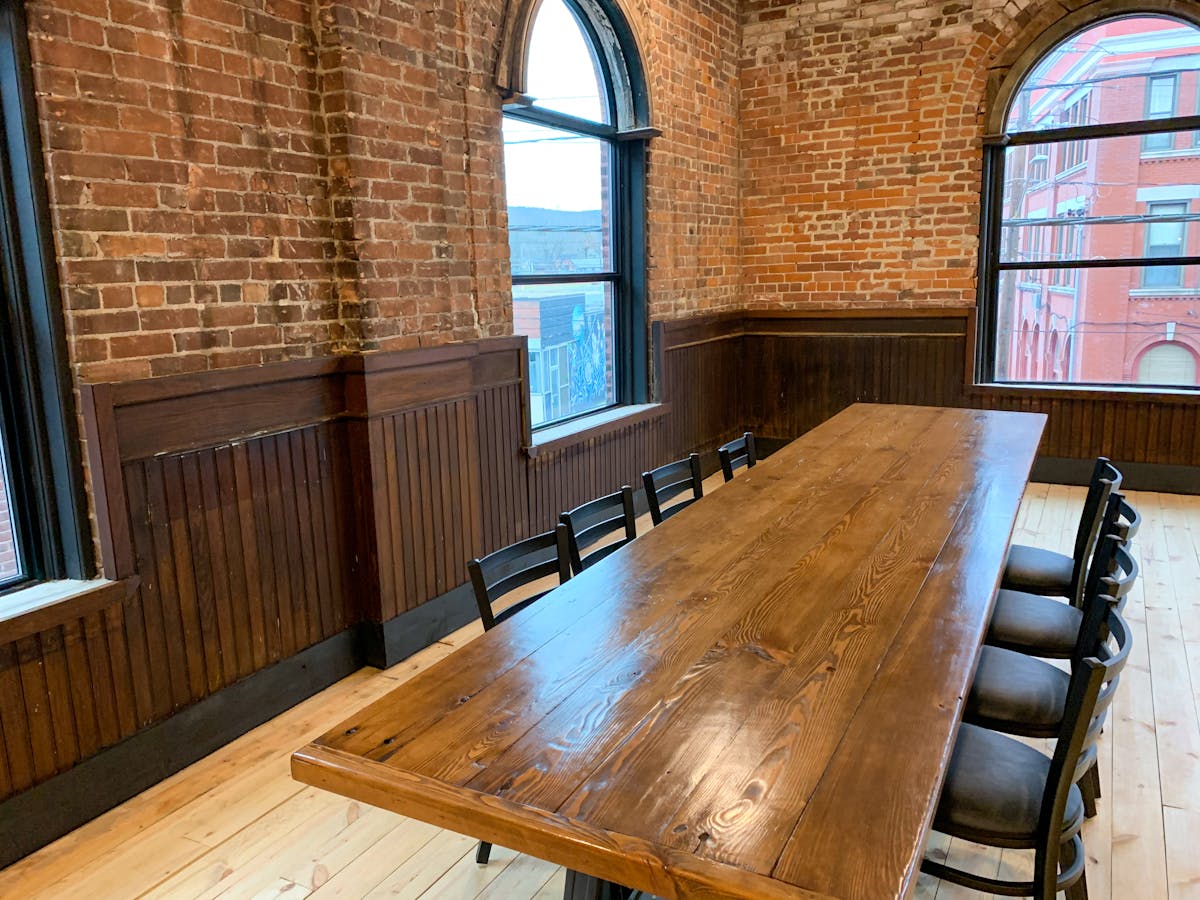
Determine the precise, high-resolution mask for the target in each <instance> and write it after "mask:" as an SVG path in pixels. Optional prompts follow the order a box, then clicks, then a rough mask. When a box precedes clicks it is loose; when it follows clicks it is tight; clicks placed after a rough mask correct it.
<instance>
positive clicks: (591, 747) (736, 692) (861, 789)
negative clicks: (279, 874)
mask: <svg viewBox="0 0 1200 900" xmlns="http://www.w3.org/2000/svg"><path fill="white" fill-rule="evenodd" d="M1044 422H1045V417H1044V416H1041V415H1030V414H1022V413H1008V412H983V411H973V410H957V409H941V408H934V407H909V406H873V405H864V404H859V405H855V406H852V407H850V408H849V409H847V410H845V411H844V412H842V413H841V414H839V415H838V416H835V417H834V418H833V419H831V420H829V421H828V422H826V423H824V424H823V425H821V426H819V427H818V428H816V429H814V430H813V431H811V432H809V433H808V434H806V435H805V436H804V437H802V438H800V439H798V440H796V441H793V442H792V443H791V444H789V445H788V446H787V447H785V448H783V449H782V450H780V451H778V452H777V453H775V454H774V455H772V456H771V457H770V458H768V459H766V460H764V461H763V462H762V463H760V464H759V465H758V466H756V467H755V468H754V469H750V470H748V471H746V472H745V473H743V474H741V475H739V476H738V477H737V478H736V479H735V480H734V481H733V482H732V483H730V484H729V485H726V486H725V487H723V488H722V489H721V490H719V491H717V492H716V493H715V494H713V495H712V496H710V497H705V498H704V499H703V500H702V501H700V502H698V503H696V504H694V505H693V506H692V507H690V508H688V509H687V510H685V511H683V512H681V513H680V514H679V515H677V516H675V517H673V518H672V519H670V520H668V521H667V522H666V523H664V524H663V525H662V526H660V527H658V528H655V529H654V530H652V531H650V532H649V533H647V534H645V535H643V536H642V537H639V538H638V539H637V540H635V541H634V542H633V543H631V544H630V545H628V546H627V547H625V548H623V549H622V550H620V551H618V552H617V553H614V554H612V555H611V556H610V557H608V558H607V559H605V560H604V561H602V562H601V563H599V564H597V565H596V566H594V567H592V568H590V569H588V570H586V571H585V572H584V573H583V574H582V575H580V576H578V577H576V578H574V579H572V580H571V581H570V582H568V583H567V584H565V585H563V586H562V587H561V588H559V589H557V590H555V591H554V592H553V593H551V594H549V595H547V596H546V597H545V598H544V599H543V600H541V601H539V602H538V603H537V604H535V605H534V606H533V607H531V608H529V609H528V610H526V611H524V612H522V613H521V614H520V615H518V616H517V617H515V618H514V619H513V620H511V621H509V622H505V623H503V624H502V625H500V626H499V627H497V628H496V629H494V630H492V631H490V632H488V633H487V634H486V635H484V636H483V637H481V638H479V639H477V640H476V641H474V642H472V643H471V644H469V645H467V646H466V647H464V648H462V649H461V650H459V651H457V652H456V653H454V654H452V655H451V656H450V657H448V658H446V659H445V660H443V661H441V662H440V663H438V664H437V665H435V666H434V667H432V668H431V669H429V670H428V671H426V672H425V673H423V674H422V675H421V676H419V677H417V678H415V679H413V680H412V681H411V682H409V683H408V684H406V685H404V686H403V687H402V688H400V689H398V690H396V691H394V692H393V693H391V694H389V695H388V696H386V697H384V698H383V699H381V700H379V701H377V702H375V703H373V704H371V705H370V706H368V707H366V708H365V709H363V710H361V711H360V712H358V713H357V714H356V715H354V716H353V717H351V718H350V719H348V720H347V721H346V722H345V723H343V724H342V725H341V726H339V727H338V728H336V729H334V730H333V731H330V732H329V733H328V734H326V735H325V736H323V737H322V738H320V739H319V740H317V741H315V742H313V743H311V744H309V745H308V746H306V747H304V748H303V749H301V750H300V751H298V752H297V753H296V754H295V756H294V757H293V762H292V770H293V774H294V776H295V777H296V778H298V779H299V780H301V781H304V782H307V783H309V784H313V785H317V786H319V787H324V788H327V789H329V790H332V791H336V792H338V793H341V794H345V795H347V796H350V797H355V798H357V799H360V800H363V801H365V802H368V803H372V804H375V805H377V806H381V807H385V808H388V809H391V810H394V811H396V812H400V813H403V814H405V815H409V816H413V817H414V818H418V819H422V820H424V821H427V822H431V823H433V824H436V825H440V826H443V827H448V828H451V829H454V830H457V831H460V832H462V833H464V834H468V835H471V836H473V837H478V838H482V839H486V840H489V841H492V842H494V843H497V844H500V845H502V846H506V847H511V848H513V849H516V850H519V851H521V852H523V853H528V854H531V855H534V856H538V857H541V858H544V859H547V860H550V861H552V862H556V863H560V864H563V865H567V866H570V867H571V868H575V869H578V870H580V871H583V872H586V873H589V874H592V875H596V876H598V877H602V878H605V879H608V880H611V881H615V882H619V883H621V884H626V885H629V886H631V887H635V888H639V889H642V890H648V891H651V892H653V893H655V894H657V895H658V896H660V897H666V898H674V897H696V898H702V897H718V896H722V897H744V898H751V897H755V898H760V897H761V898H772V897H780V898H783V897H793V898H794V897H812V896H833V897H845V898H850V897H871V898H875V897H891V896H904V895H906V894H907V893H908V892H909V891H910V890H911V888H912V885H913V883H914V882H915V880H916V874H917V865H918V863H919V860H920V856H921V852H922V849H923V846H924V841H925V837H926V834H927V831H928V825H929V820H930V817H931V815H932V809H933V804H934V802H935V801H936V798H937V793H938V789H939V786H940V781H941V777H942V775H943V772H944V769H945V765H946V762H947V760H948V756H949V752H950V749H951V747H952V745H953V737H954V733H955V730H956V727H957V721H958V717H959V715H960V704H961V700H962V696H963V694H964V691H965V689H966V687H967V685H968V683H969V681H970V677H971V674H972V671H973V668H974V664H975V657H976V655H977V653H978V647H979V643H980V641H981V639H982V634H983V631H984V627H985V622H986V619H987V615H988V613H989V611H990V607H991V602H992V595H993V593H994V590H995V586H996V583H997V580H998V578H999V574H1000V570H1001V567H1002V565H1003V562H1004V557H1005V553H1006V549H1007V544H1008V539H1009V536H1010V533H1011V530H1012V525H1013V522H1014V520H1015V517H1016V512H1017V508H1018V505H1019V503H1020V499H1021V495H1022V492H1023V490H1024V487H1025V483H1026V480H1027V478H1028V475H1029V469H1030V466H1031V465H1032V462H1033V458H1034V455H1035V453H1036V450H1037V445H1038V441H1039V439H1040V437H1041V433H1042V428H1043V425H1044Z"/></svg>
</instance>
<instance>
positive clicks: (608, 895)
mask: <svg viewBox="0 0 1200 900" xmlns="http://www.w3.org/2000/svg"><path fill="white" fill-rule="evenodd" d="M644 897H648V895H646V894H642V893H640V892H639V891H635V890H634V889H633V888H627V887H622V886H621V885H619V884H613V883H612V882H611V881H602V880H600V879H599V878H596V877H594V876H592V875H584V874H583V873H582V872H574V871H572V870H571V869H567V886H566V887H565V888H563V900H635V898H644Z"/></svg>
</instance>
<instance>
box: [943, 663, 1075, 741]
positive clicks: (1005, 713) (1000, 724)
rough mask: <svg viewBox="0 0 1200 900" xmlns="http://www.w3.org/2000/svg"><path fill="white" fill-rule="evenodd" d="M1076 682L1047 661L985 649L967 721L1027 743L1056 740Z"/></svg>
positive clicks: (965, 715) (965, 713)
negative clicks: (1026, 739)
mask: <svg viewBox="0 0 1200 900" xmlns="http://www.w3.org/2000/svg"><path fill="white" fill-rule="evenodd" d="M1070 683H1071V676H1070V674H1069V673H1067V672H1064V671H1063V670H1062V669H1059V668H1056V667H1055V666H1052V665H1051V664H1050V663H1048V662H1046V661H1045V660H1042V659H1038V658H1037V657H1034V656H1026V655H1025V654H1024V653H1017V652H1015V651H1013V650H1003V649H1001V648H1000V647H984V648H983V650H982V652H981V653H980V656H979V667H978V668H977V669H976V670H975V680H974V681H973V682H972V683H971V692H970V693H969V694H968V695H967V702H966V704H965V706H964V708H963V721H964V722H971V723H972V724H975V725H980V726H982V727H984V728H991V729H993V730H994V731H1004V732H1007V733H1009V734H1020V735H1024V736H1026V737H1055V736H1056V735H1057V734H1058V730H1059V727H1060V725H1061V724H1062V717H1063V713H1064V712H1065V710H1066V707H1067V688H1068V687H1069V685H1070Z"/></svg>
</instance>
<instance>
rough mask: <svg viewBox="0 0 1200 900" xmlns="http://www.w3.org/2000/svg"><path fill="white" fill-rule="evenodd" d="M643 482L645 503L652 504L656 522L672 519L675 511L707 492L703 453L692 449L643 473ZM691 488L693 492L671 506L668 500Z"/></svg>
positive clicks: (653, 519)
mask: <svg viewBox="0 0 1200 900" xmlns="http://www.w3.org/2000/svg"><path fill="white" fill-rule="evenodd" d="M642 484H643V485H645V488H646V503H647V505H649V507H650V518H651V520H652V521H653V522H654V524H655V525H661V524H662V523H663V519H669V518H670V517H671V516H673V515H675V513H677V512H679V511H680V510H681V509H684V508H685V507H687V506H691V505H692V504H693V503H695V502H696V501H697V500H699V499H700V498H701V497H703V496H704V477H703V476H702V475H701V474H700V456H699V454H696V453H692V454H690V455H689V456H688V457H687V459H680V460H677V461H675V462H673V463H667V464H666V465H665V466H659V467H658V468H657V469H654V470H653V471H650V472H643V473H642ZM687 490H691V492H692V496H691V497H688V498H686V499H684V500H680V501H678V502H677V503H674V504H672V505H670V506H666V505H665V503H666V501H668V500H671V499H673V498H675V497H678V496H679V495H680V494H682V493H683V492H684V491H687Z"/></svg>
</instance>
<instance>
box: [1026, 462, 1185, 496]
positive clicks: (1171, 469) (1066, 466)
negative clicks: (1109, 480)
mask: <svg viewBox="0 0 1200 900" xmlns="http://www.w3.org/2000/svg"><path fill="white" fill-rule="evenodd" d="M1095 464H1096V461H1095V460H1094V459H1064V458H1062V457H1055V456H1039V457H1038V458H1037V461H1036V462H1035V463H1034V464H1033V475H1032V476H1031V477H1032V480H1034V481H1044V482H1048V483H1050V484H1087V483H1088V479H1089V478H1091V476H1092V468H1093V467H1094V466H1095ZM1113 464H1114V465H1116V467H1117V468H1118V469H1120V470H1121V474H1122V475H1123V476H1124V480H1123V481H1122V482H1121V487H1122V488H1123V489H1125V490H1130V491H1161V492H1163V493H1167V494H1200V466H1169V465H1163V464H1160V463H1130V462H1122V461H1121V460H1119V459H1114V460H1113Z"/></svg>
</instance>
